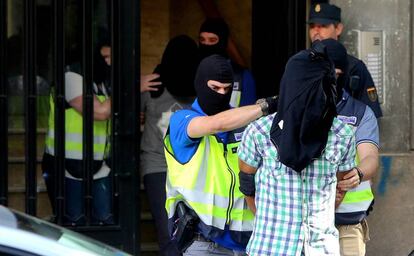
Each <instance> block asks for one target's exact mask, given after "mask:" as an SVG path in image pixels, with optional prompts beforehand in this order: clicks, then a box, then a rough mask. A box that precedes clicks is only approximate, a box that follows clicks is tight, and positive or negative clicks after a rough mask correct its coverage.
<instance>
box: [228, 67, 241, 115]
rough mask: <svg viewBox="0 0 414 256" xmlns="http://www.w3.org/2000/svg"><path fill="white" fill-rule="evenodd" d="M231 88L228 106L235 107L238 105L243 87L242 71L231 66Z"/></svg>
mask: <svg viewBox="0 0 414 256" xmlns="http://www.w3.org/2000/svg"><path fill="white" fill-rule="evenodd" d="M233 79H234V82H233V88H232V92H231V98H230V106H232V107H234V108H237V107H239V106H240V100H241V94H242V88H243V71H242V70H239V69H237V70H236V69H235V68H234V67H233Z"/></svg>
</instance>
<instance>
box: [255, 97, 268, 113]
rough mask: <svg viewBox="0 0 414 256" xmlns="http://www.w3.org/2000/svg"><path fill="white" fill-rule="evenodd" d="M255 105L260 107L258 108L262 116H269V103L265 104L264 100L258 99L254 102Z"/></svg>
mask: <svg viewBox="0 0 414 256" xmlns="http://www.w3.org/2000/svg"><path fill="white" fill-rule="evenodd" d="M256 104H257V105H260V108H261V110H262V113H263V115H264V116H266V115H267V114H269V103H267V101H266V99H265V98H261V99H258V100H257V101H256Z"/></svg>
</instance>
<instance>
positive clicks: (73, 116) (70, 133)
mask: <svg viewBox="0 0 414 256" xmlns="http://www.w3.org/2000/svg"><path fill="white" fill-rule="evenodd" d="M49 98H50V100H49V104H50V112H49V128H48V132H47V134H46V149H45V150H46V152H47V153H49V154H51V155H55V129H54V127H55V104H54V101H53V96H52V94H51V95H50V97H49ZM97 98H98V100H99V101H100V102H103V101H104V100H105V99H106V97H105V96H101V95H97ZM108 125H109V122H108V121H94V122H93V141H94V144H93V159H94V160H102V159H103V158H104V156H105V149H106V148H108V147H109V141H107V134H108V133H109V127H108ZM107 130H108V131H107ZM82 151H83V120H82V115H81V114H80V113H78V112H77V111H76V110H74V109H73V108H67V109H66V110H65V158H68V159H79V160H80V159H82Z"/></svg>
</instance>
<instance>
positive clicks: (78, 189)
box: [65, 175, 114, 224]
mask: <svg viewBox="0 0 414 256" xmlns="http://www.w3.org/2000/svg"><path fill="white" fill-rule="evenodd" d="M65 189H66V193H65V194H66V197H65V199H66V200H65V207H66V211H65V219H66V221H67V222H69V223H74V224H83V223H85V207H84V192H83V185H82V181H79V180H74V179H70V178H65ZM92 197H93V200H92V219H91V221H92V223H93V224H113V223H114V220H113V215H112V180H111V175H108V176H107V177H104V178H100V179H96V180H94V181H93V183H92Z"/></svg>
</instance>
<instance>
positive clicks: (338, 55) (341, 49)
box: [321, 39, 349, 98]
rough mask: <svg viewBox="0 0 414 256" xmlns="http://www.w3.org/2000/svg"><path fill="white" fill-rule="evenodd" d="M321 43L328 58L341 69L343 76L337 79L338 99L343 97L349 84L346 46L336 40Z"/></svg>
mask: <svg viewBox="0 0 414 256" xmlns="http://www.w3.org/2000/svg"><path fill="white" fill-rule="evenodd" d="M321 43H322V44H323V45H325V47H326V52H327V54H328V57H329V58H330V59H331V60H332V62H333V63H334V66H335V68H337V69H340V70H341V71H342V74H340V75H339V76H338V78H337V92H338V98H341V96H342V89H343V88H345V85H346V83H348V82H349V71H348V54H347V51H346V48H345V46H343V44H341V43H340V42H338V41H337V40H335V39H325V40H322V41H321Z"/></svg>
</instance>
